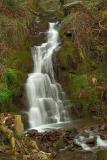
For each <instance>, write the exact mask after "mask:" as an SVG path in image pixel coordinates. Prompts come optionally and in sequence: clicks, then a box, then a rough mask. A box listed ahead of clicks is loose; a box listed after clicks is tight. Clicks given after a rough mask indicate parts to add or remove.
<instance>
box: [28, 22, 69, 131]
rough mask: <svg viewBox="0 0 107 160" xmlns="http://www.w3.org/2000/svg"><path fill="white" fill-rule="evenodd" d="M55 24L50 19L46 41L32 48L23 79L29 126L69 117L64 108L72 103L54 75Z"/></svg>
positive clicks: (56, 39) (57, 121) (63, 120)
mask: <svg viewBox="0 0 107 160" xmlns="http://www.w3.org/2000/svg"><path fill="white" fill-rule="evenodd" d="M56 25H57V23H49V31H48V32H47V42H46V43H43V44H42V45H41V46H34V47H33V48H32V57H33V62H34V70H33V73H30V74H29V75H28V79H27V82H26V91H27V96H28V102H29V112H28V118H29V124H30V127H31V128H35V127H38V126H41V125H44V124H52V123H59V122H65V121H68V120H70V118H69V117H70V116H69V111H68V109H67V108H69V106H70V105H71V104H70V101H69V100H67V99H66V96H65V93H64V91H63V89H62V87H61V85H60V84H59V83H57V82H56V81H55V78H54V71H53V64H52V54H53V53H55V50H56V49H57V48H58V46H59V34H58V31H57V29H56V28H57V27H56Z"/></svg>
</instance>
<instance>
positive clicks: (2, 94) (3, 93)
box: [0, 84, 10, 103]
mask: <svg viewBox="0 0 107 160" xmlns="http://www.w3.org/2000/svg"><path fill="white" fill-rule="evenodd" d="M9 98H10V91H9V89H8V88H7V86H6V85H5V84H4V85H3V86H2V88H1V89H0V103H4V102H7V101H8V100H9Z"/></svg>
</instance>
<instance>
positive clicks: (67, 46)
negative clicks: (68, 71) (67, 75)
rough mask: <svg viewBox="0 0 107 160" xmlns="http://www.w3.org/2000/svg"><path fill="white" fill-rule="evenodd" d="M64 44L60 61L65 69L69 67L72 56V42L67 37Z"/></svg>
mask: <svg viewBox="0 0 107 160" xmlns="http://www.w3.org/2000/svg"><path fill="white" fill-rule="evenodd" d="M64 42H65V43H64V44H63V46H62V48H61V50H60V53H61V54H60V61H61V65H62V66H63V67H65V68H66V67H67V66H68V60H69V59H70V58H71V56H72V45H71V41H70V40H69V39H68V38H66V37H65V39H64Z"/></svg>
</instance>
